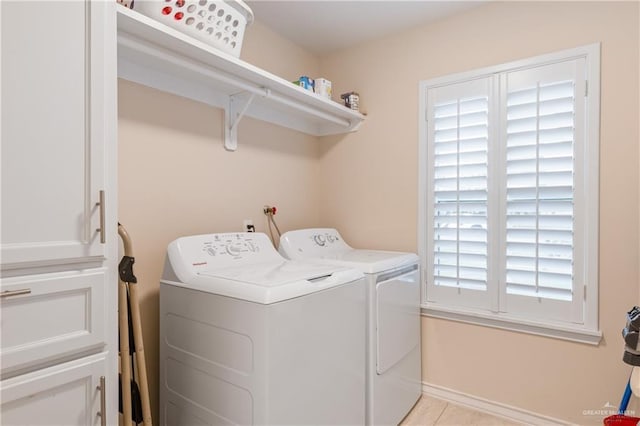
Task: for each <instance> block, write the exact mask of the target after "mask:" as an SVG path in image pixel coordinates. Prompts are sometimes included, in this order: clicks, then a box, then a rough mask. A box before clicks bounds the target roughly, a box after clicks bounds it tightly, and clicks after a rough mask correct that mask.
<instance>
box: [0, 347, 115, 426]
mask: <svg viewBox="0 0 640 426" xmlns="http://www.w3.org/2000/svg"><path fill="white" fill-rule="evenodd" d="M105 368H106V359H105V355H104V354H97V355H93V356H90V357H86V358H82V359H80V360H77V361H73V362H69V363H66V364H61V365H56V366H55V367H51V368H47V369H44V370H39V371H36V372H34V373H30V374H25V375H22V376H18V377H15V378H13V379H7V380H3V381H2V382H1V384H0V395H1V397H0V398H1V400H2V424H3V425H4V426H23V425H24V426H27V425H28V426H37V425H47V426H87V425H100V424H101V421H102V415H103V413H102V410H103V407H104V403H103V392H105V390H106V389H103V388H101V380H100V379H101V377H102V376H103V374H104V373H103V372H104V370H105ZM106 386H117V383H115V384H114V383H106V382H105V387H106ZM104 411H106V410H104ZM43 413H46V415H43ZM116 414H117V413H114V414H113V415H114V416H115V415H116ZM107 415H109V413H107ZM107 421H108V422H109V423H111V424H113V423H114V419H105V423H104V424H107Z"/></svg>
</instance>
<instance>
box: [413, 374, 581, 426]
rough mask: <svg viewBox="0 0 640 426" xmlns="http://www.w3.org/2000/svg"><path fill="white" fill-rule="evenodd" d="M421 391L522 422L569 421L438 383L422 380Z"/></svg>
mask: <svg viewBox="0 0 640 426" xmlns="http://www.w3.org/2000/svg"><path fill="white" fill-rule="evenodd" d="M422 393H424V394H425V395H427V396H431V397H434V398H437V399H441V400H443V401H447V402H452V403H454V404H456V405H461V406H463V407H468V408H472V409H474V410H476V411H482V412H484V413H487V414H491V415H493V416H496V417H502V418H504V419H507V420H513V421H515V422H519V423H524V424H528V425H570V424H571V423H569V422H566V421H564V420H559V419H554V418H553V417H548V416H544V415H542V414H538V413H534V412H531V411H527V410H523V409H522V408H518V407H512V406H510V405H507V404H502V403H500V402H495V401H489V400H488V399H484V398H480V397H478V396H475V395H469V394H466V393H463V392H459V391H457V390H453V389H448V388H445V387H442V386H438V385H432V384H430V383H425V382H422Z"/></svg>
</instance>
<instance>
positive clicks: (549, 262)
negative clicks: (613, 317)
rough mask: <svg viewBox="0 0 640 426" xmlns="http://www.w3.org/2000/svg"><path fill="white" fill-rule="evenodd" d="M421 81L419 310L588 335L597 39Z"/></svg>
mask: <svg viewBox="0 0 640 426" xmlns="http://www.w3.org/2000/svg"><path fill="white" fill-rule="evenodd" d="M587 76H589V82H590V83H593V86H592V87H594V89H593V90H594V93H593V95H592V94H591V93H588V90H587V89H588V87H587V80H588V79H587ZM421 90H423V92H422V93H421V96H420V101H421V103H420V114H421V117H423V118H424V119H423V121H422V122H421V127H420V134H421V139H420V151H419V155H420V161H421V163H420V164H421V165H420V175H419V176H420V203H419V206H420V220H419V230H420V233H419V242H420V244H419V247H420V253H421V258H422V262H423V263H422V264H423V268H424V269H423V271H424V281H425V290H426V291H425V292H424V296H423V302H424V305H423V307H424V308H425V309H426V311H425V312H427V314H429V315H434V316H436V317H440V318H450V319H457V320H462V321H471V322H477V323H481V324H486V325H491V326H500V327H502V326H506V327H507V328H511V327H513V328H514V329H518V330H526V331H529V332H533V333H536V334H545V333H547V332H548V331H549V330H553V333H551V334H550V335H554V336H558V337H562V338H566V337H567V333H576V335H580V336H588V337H586V340H585V341H597V339H599V336H600V334H599V332H598V331H597V313H598V205H599V202H598V169H599V165H598V157H599V155H598V144H599V139H598V138H599V127H598V126H599V46H598V45H592V46H585V47H582V48H576V49H572V50H568V51H564V52H558V53H555V54H549V55H544V56H541V57H538V58H532V59H525V60H521V61H517V62H513V63H509V64H503V65H498V66H495V67H491V68H487V69H483V70H479V71H472V72H469V73H464V74H458V75H455V76H447V77H442V78H437V79H433V80H429V81H425V82H421ZM498 324H499V325H498ZM514 325H516V326H514ZM541 330H544V331H541ZM567 330H571V332H568V331H567ZM578 339H581V337H579V338H578ZM581 341H582V340H581Z"/></svg>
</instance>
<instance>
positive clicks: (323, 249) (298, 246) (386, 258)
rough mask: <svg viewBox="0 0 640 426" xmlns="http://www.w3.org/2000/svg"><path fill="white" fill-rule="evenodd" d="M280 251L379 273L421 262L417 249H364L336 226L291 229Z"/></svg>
mask: <svg viewBox="0 0 640 426" xmlns="http://www.w3.org/2000/svg"><path fill="white" fill-rule="evenodd" d="M279 252H280V254H282V255H283V256H285V257H286V258H288V259H293V260H302V259H306V260H313V261H316V262H320V263H324V264H333V265H341V266H345V267H350V268H356V269H358V270H360V271H362V272H364V273H366V274H375V273H379V272H383V271H388V270H390V269H395V268H398V267H402V266H406V265H410V264H413V263H417V262H418V256H417V255H415V254H414V253H403V252H396V251H382V250H360V249H354V248H352V247H351V246H349V245H348V244H347V243H346V242H345V241H344V240H343V239H342V236H341V235H340V233H339V232H338V231H337V230H335V229H333V228H311V229H300V230H297V231H289V232H285V233H284V234H282V236H281V237H280V248H279Z"/></svg>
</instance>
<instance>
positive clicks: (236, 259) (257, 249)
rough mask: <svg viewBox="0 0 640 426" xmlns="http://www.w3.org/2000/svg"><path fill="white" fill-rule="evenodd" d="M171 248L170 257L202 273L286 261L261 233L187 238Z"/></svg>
mask: <svg viewBox="0 0 640 426" xmlns="http://www.w3.org/2000/svg"><path fill="white" fill-rule="evenodd" d="M169 249H170V250H169V253H170V255H172V256H179V257H180V259H181V261H182V262H183V263H184V266H185V267H188V268H194V269H196V270H198V271H200V270H203V269H210V268H216V267H226V266H236V265H249V264H253V263H260V262H267V261H272V260H276V261H282V260H283V258H282V256H280V255H279V254H278V252H277V251H276V250H275V248H274V247H273V244H272V243H271V241H270V240H269V238H268V237H267V236H266V235H265V234H263V233H258V232H241V233H224V234H207V235H194V236H189V237H183V238H179V239H177V240H176V241H174V242H173V243H171V244H170V245H169ZM172 261H173V259H172Z"/></svg>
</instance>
